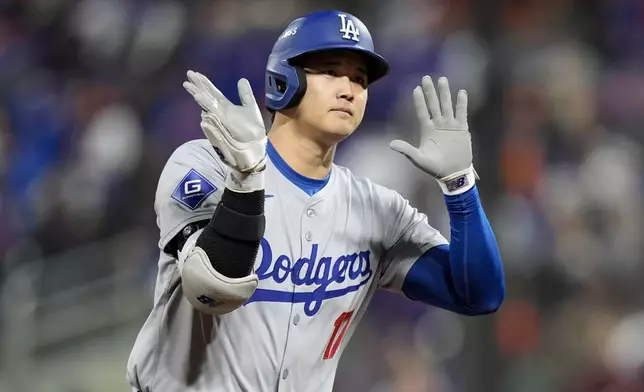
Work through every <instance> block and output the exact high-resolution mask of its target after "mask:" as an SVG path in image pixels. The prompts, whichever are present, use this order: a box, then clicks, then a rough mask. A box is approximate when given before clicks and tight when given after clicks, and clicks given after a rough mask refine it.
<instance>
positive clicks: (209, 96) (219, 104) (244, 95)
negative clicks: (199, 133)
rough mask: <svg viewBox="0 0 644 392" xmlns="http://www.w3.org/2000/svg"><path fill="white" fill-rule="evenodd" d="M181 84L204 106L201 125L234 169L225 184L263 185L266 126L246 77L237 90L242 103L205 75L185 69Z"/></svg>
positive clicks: (249, 188)
mask: <svg viewBox="0 0 644 392" xmlns="http://www.w3.org/2000/svg"><path fill="white" fill-rule="evenodd" d="M187 76H188V81H186V82H184V83H183V87H184V88H185V89H186V90H187V91H188V92H189V93H190V94H191V95H192V96H193V98H194V99H195V101H196V102H197V103H198V104H199V106H201V108H202V109H203V111H202V113H201V129H202V130H203V131H204V133H205V134H206V137H207V138H208V140H209V141H210V143H211V144H212V145H213V146H214V147H215V150H217V152H218V153H219V154H220V156H222V157H223V160H224V162H225V163H226V164H227V165H228V166H229V167H231V168H232V169H233V170H231V171H229V173H228V175H227V177H226V187H228V188H229V189H233V190H235V191H238V192H252V191H254V190H259V189H263V188H264V182H263V176H261V175H259V174H261V173H262V172H263V171H264V169H265V167H266V159H267V158H266V143H267V140H268V139H267V137H266V128H265V125H264V120H263V119H262V114H261V112H260V110H259V106H257V102H256V101H255V96H254V95H253V90H252V88H251V86H250V83H249V82H248V80H247V79H244V78H242V79H240V80H239V82H238V83H237V90H238V92H239V98H240V101H241V105H235V104H233V103H232V102H230V101H229V100H228V99H227V98H226V97H225V96H224V94H223V93H222V92H221V91H219V90H218V89H217V88H216V87H215V86H214V85H213V84H212V82H211V81H210V80H209V79H208V78H207V77H205V76H204V75H202V74H200V73H198V72H193V71H188V73H187Z"/></svg>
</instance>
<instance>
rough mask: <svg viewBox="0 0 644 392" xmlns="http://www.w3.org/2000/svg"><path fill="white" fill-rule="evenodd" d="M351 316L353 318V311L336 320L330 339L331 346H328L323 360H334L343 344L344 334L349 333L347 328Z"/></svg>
mask: <svg viewBox="0 0 644 392" xmlns="http://www.w3.org/2000/svg"><path fill="white" fill-rule="evenodd" d="M351 316H353V310H352V311H350V312H344V313H342V314H341V315H340V317H338V318H337V320H335V324H334V325H335V328H333V333H332V334H331V339H329V344H327V346H326V350H324V357H323V359H331V358H333V356H334V355H335V352H336V351H338V348H339V347H340V343H342V338H343V337H344V333H345V332H347V328H349V321H350V320H351ZM340 328H342V330H340Z"/></svg>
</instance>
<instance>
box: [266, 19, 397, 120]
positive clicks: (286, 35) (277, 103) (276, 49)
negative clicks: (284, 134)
mask: <svg viewBox="0 0 644 392" xmlns="http://www.w3.org/2000/svg"><path fill="white" fill-rule="evenodd" d="M331 49H348V50H352V51H355V52H357V53H358V54H360V55H361V56H362V57H363V59H364V61H365V63H366V66H367V79H368V82H369V83H373V82H375V81H376V80H378V79H380V78H382V77H383V76H385V75H386V74H387V73H388V72H389V64H388V63H387V60H385V59H384V58H383V57H382V56H381V55H379V54H378V53H376V52H375V51H374V46H373V40H372V38H371V34H370V33H369V30H368V29H367V26H365V25H364V23H362V22H361V21H360V19H358V18H356V17H355V16H353V15H350V14H348V13H346V12H341V11H317V12H312V13H310V14H307V15H305V16H302V17H301V18H298V19H296V20H294V21H293V22H291V23H290V24H289V25H288V26H287V27H286V29H285V30H284V31H283V32H282V34H280V36H279V38H278V39H277V42H275V45H274V46H273V50H272V52H271V54H270V56H269V57H268V64H267V66H266V107H268V108H269V109H271V110H275V111H277V110H282V109H286V108H290V107H294V106H296V105H297V104H298V103H299V102H300V100H301V99H302V97H303V96H304V93H305V91H306V75H305V74H304V71H303V70H302V69H301V68H299V67H297V66H295V65H293V64H292V62H293V60H294V59H295V58H297V57H298V56H301V55H303V54H307V53H312V52H319V51H325V50H331Z"/></svg>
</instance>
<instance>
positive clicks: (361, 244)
mask: <svg viewBox="0 0 644 392" xmlns="http://www.w3.org/2000/svg"><path fill="white" fill-rule="evenodd" d="M388 71H389V66H388V63H387V62H386V61H385V59H384V58H383V57H381V56H380V55H378V54H377V53H376V52H375V51H374V46H373V42H372V39H371V35H370V33H369V31H368V30H367V28H366V27H365V25H364V24H363V23H362V22H361V21H360V20H359V19H358V18H356V17H355V16H353V15H350V14H348V13H343V12H338V11H320V12H314V13H311V14H308V15H305V16H303V17H301V18H298V19H297V20H295V21H293V22H292V23H291V24H289V25H288V27H287V28H286V29H285V30H284V32H283V33H282V34H281V35H280V36H279V38H278V39H277V42H276V43H275V45H274V47H273V50H272V53H271V55H270V57H269V59H268V65H267V68H266V85H265V89H266V92H265V99H266V106H267V108H268V109H269V110H270V111H271V112H272V113H273V116H274V117H273V122H272V126H271V127H270V129H269V130H268V132H267V130H266V128H265V125H264V121H263V119H262V116H261V114H260V110H259V108H258V105H257V104H256V102H255V98H254V96H253V92H252V91H251V87H250V84H249V83H248V81H247V80H245V79H241V80H240V81H239V83H238V90H239V98H240V101H241V105H234V104H232V103H231V102H229V101H228V99H227V98H226V97H225V96H224V95H223V94H222V93H221V92H220V91H219V90H218V89H217V88H216V87H215V86H214V85H213V84H212V83H211V82H210V81H209V80H208V79H207V78H206V77H205V76H203V75H201V74H199V73H195V72H192V71H190V72H188V81H186V82H185V83H184V87H185V88H186V90H187V91H188V92H189V93H190V94H191V95H192V96H193V97H194V99H195V100H196V102H197V103H198V104H199V105H200V106H201V108H202V122H201V127H202V129H203V131H204V133H205V135H206V136H207V138H206V139H203V140H194V141H190V142H187V143H185V144H183V145H182V146H180V147H179V148H177V149H176V151H175V152H174V153H173V154H172V156H171V157H170V159H169V160H168V162H167V164H166V166H165V168H164V169H163V172H162V173H161V177H160V180H159V183H158V189H157V193H156V201H155V210H156V214H157V223H158V226H159V229H160V236H161V238H160V241H159V248H160V259H159V265H158V277H157V285H156V292H155V296H154V307H153V309H152V312H151V313H150V315H149V318H148V319H147V321H146V322H145V324H144V326H143V328H142V330H141V331H140V333H139V335H138V338H137V340H136V343H135V345H134V348H133V350H132V353H131V355H130V359H129V363H128V367H127V370H128V371H127V377H128V381H129V383H130V384H131V385H132V387H133V388H134V390H135V391H146V392H148V391H154V392H165V391H200V392H206V391H208V392H216V391H293V392H295V391H297V392H306V391H331V390H332V387H333V380H334V376H335V372H336V368H337V365H338V361H339V360H340V356H341V354H342V352H343V350H344V348H345V347H346V345H347V343H348V341H349V338H350V337H351V335H352V334H353V332H354V331H355V328H356V326H357V325H358V323H359V321H360V319H361V318H362V316H363V314H364V312H365V310H366V307H367V305H368V304H369V302H370V300H371V298H372V297H373V295H374V293H375V291H376V290H378V289H386V290H393V291H397V292H400V293H401V294H403V295H405V296H407V297H409V298H410V299H411V300H416V301H422V302H424V303H426V304H429V305H432V306H436V307H440V308H443V309H448V310H450V311H453V312H457V313H459V314H464V315H482V314H488V313H491V312H494V311H496V310H497V309H498V308H499V306H500V304H501V303H502V301H503V298H504V295H505V283H504V276H503V269H502V265H501V258H500V255H499V249H498V246H497V243H496V240H495V237H494V235H493V232H492V230H491V227H490V224H489V222H488V220H487V218H486V216H485V213H484V211H483V207H482V206H481V201H480V199H479V195H478V191H477V188H476V180H477V178H476V175H475V172H474V168H473V166H472V149H471V141H470V134H469V131H468V125H467V113H466V111H467V94H466V93H465V91H460V92H459V93H458V95H457V97H456V105H455V108H453V105H452V99H451V97H450V90H449V86H448V81H447V80H446V79H445V78H441V79H439V80H438V83H437V87H438V93H437V92H436V90H435V86H434V83H433V81H432V79H431V78H429V77H424V78H423V79H422V81H421V83H420V86H418V87H417V88H416V89H415V90H414V91H413V98H414V103H415V108H416V111H417V113H418V117H419V120H420V131H421V141H420V146H419V147H414V146H412V145H410V144H408V143H406V142H404V141H399V140H397V141H393V142H392V143H391V148H392V149H393V150H395V151H398V152H400V153H401V154H403V155H404V156H405V157H407V158H408V159H409V160H410V161H411V162H412V163H413V164H414V165H415V166H417V167H418V168H419V169H420V170H422V171H424V172H426V173H427V176H428V180H429V179H430V178H433V179H435V180H437V181H438V183H439V184H440V187H441V189H442V190H443V192H444V194H445V196H444V198H445V202H446V206H447V211H448V212H449V217H450V225H451V243H448V241H447V240H446V239H445V237H444V236H443V235H441V233H440V232H438V231H437V230H436V229H434V228H432V226H430V224H429V223H428V219H427V217H426V216H425V215H423V214H422V213H419V212H418V211H417V210H416V209H414V208H413V207H412V206H410V205H409V203H408V202H407V201H406V200H405V199H404V198H403V197H402V196H400V195H399V194H398V193H397V192H395V191H393V190H389V189H386V188H384V187H382V186H379V185H376V184H374V183H372V182H370V181H369V180H367V179H363V178H357V177H355V176H353V175H352V174H351V172H350V171H349V170H348V169H346V168H344V167H340V166H338V165H335V164H334V163H333V156H334V152H335V148H336V145H337V144H338V143H339V142H340V141H341V140H343V139H345V138H346V137H348V136H349V135H351V133H352V132H354V130H355V129H356V128H357V127H358V125H359V124H360V122H361V120H362V117H363V114H364V110H365V106H366V103H367V94H368V87H369V86H370V85H371V84H372V83H374V82H376V81H377V80H378V79H380V78H382V77H384V76H385V75H386V74H387V73H388ZM392 174H393V173H392Z"/></svg>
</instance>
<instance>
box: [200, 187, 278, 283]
mask: <svg viewBox="0 0 644 392" xmlns="http://www.w3.org/2000/svg"><path fill="white" fill-rule="evenodd" d="M265 228H266V219H265V217H264V191H263V190H262V191H255V192H252V193H236V192H233V191H230V190H228V189H226V190H225V191H224V194H223V195H222V198H221V201H220V202H219V204H218V205H217V209H216V210H215V214H214V216H213V217H212V219H211V220H210V222H209V223H208V225H207V226H206V227H205V228H204V230H203V232H202V233H201V235H200V236H199V238H198V239H197V243H196V245H197V246H198V247H200V248H201V249H203V250H204V252H206V254H207V255H208V258H209V259H210V262H211V264H212V266H213V268H214V269H215V270H216V271H217V272H219V273H220V274H222V275H224V276H226V277H229V278H241V277H244V276H248V275H249V274H251V273H252V272H253V266H254V264H255V258H256V257H257V253H258V251H259V244H260V241H261V239H262V237H263V236H264V231H265Z"/></svg>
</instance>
